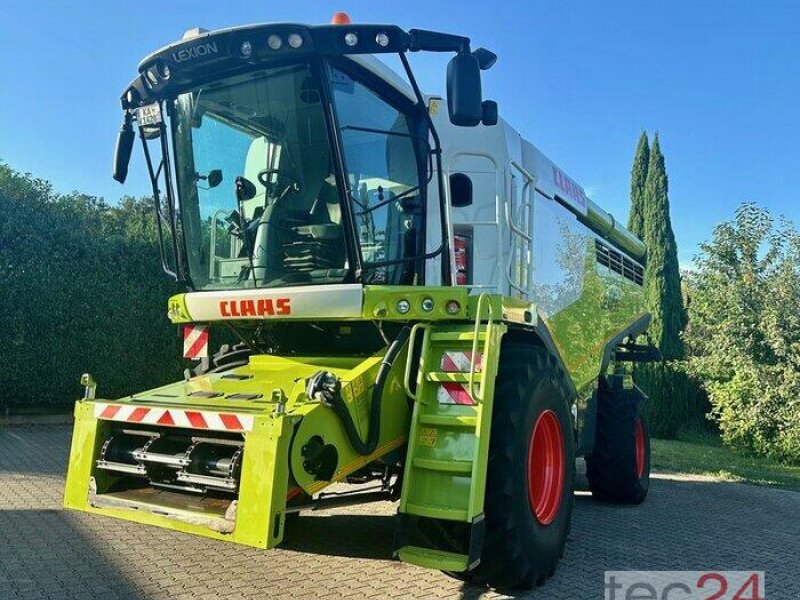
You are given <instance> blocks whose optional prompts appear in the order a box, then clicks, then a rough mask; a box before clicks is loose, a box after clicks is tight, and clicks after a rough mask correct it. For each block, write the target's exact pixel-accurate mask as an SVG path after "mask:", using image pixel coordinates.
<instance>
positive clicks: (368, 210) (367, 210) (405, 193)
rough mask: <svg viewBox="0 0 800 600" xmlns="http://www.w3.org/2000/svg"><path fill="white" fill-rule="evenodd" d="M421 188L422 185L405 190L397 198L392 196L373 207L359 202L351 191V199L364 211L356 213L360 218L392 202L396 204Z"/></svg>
mask: <svg viewBox="0 0 800 600" xmlns="http://www.w3.org/2000/svg"><path fill="white" fill-rule="evenodd" d="M421 187H422V186H421V185H415V186H413V187H410V188H408V189H407V190H405V191H403V192H401V193H399V194H397V195H395V196H392V197H390V198H386V199H385V200H381V201H380V202H378V203H377V204H375V205H373V206H367V205H365V204H364V203H363V202H361V201H360V200H357V199H356V197H355V195H354V194H353V191H352V190H350V198H351V199H352V200H353V202H355V203H356V204H358V205H359V206H360V207H361V208H363V209H364V210H363V211H361V212H359V213H356V214H357V215H358V216H359V217H361V216H363V215H366V214H369V213H371V212H372V211H374V210H378V209H379V208H381V207H382V206H386V205H387V204H389V203H390V202H394V201H395V200H401V199H402V198H405V197H406V196H409V195H411V194H413V193H414V192H418V191H419V190H420V188H421Z"/></svg>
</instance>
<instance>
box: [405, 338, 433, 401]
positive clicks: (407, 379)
mask: <svg viewBox="0 0 800 600" xmlns="http://www.w3.org/2000/svg"><path fill="white" fill-rule="evenodd" d="M429 328H430V325H429V324H428V323H415V324H414V326H413V327H412V328H411V333H409V334H408V357H407V358H406V370H405V374H404V375H403V387H404V388H405V390H406V394H407V395H408V397H409V398H411V399H412V400H413V401H414V402H417V401H418V400H419V399H418V398H417V394H416V393H415V392H412V391H411V363H412V359H413V358H414V340H415V339H416V335H417V331H418V330H420V329H423V330H425V332H426V333H427V330H428V329H429ZM423 335H425V334H423ZM423 344H424V338H423ZM423 347H424V346H423ZM423 358H425V357H424V356H422V355H420V357H419V369H418V370H417V373H418V374H419V373H420V372H422V360H423ZM417 388H419V375H418V376H417Z"/></svg>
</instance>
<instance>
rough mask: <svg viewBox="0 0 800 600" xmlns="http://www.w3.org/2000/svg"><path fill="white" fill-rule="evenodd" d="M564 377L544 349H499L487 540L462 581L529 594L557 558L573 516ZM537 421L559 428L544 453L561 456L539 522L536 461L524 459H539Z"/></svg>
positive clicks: (516, 346) (550, 571)
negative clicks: (478, 559)
mask: <svg viewBox="0 0 800 600" xmlns="http://www.w3.org/2000/svg"><path fill="white" fill-rule="evenodd" d="M563 378H564V374H563V372H562V371H561V369H559V368H558V366H557V365H556V362H555V360H554V359H553V357H552V356H551V355H550V354H549V353H548V352H547V351H546V350H545V349H543V348H540V347H536V346H530V345H526V344H520V343H506V344H504V345H503V348H502V353H501V355H500V368H499V372H498V375H497V382H496V386H495V393H494V398H495V400H494V408H493V414H492V435H491V441H490V443H489V465H488V473H487V482H486V496H485V502H484V513H485V516H486V537H485V541H484V545H483V552H482V555H481V562H480V564H479V565H478V566H477V567H476V568H475V569H474V570H473V571H471V572H469V573H463V574H461V577H462V578H463V579H466V580H468V581H470V582H472V583H476V584H480V585H489V586H491V587H495V588H500V589H529V588H531V587H533V586H535V585H541V584H542V583H543V582H544V581H545V579H547V578H548V577H550V576H551V575H552V574H553V571H554V570H555V568H556V565H557V563H558V561H559V559H560V558H561V556H563V554H564V545H565V544H566V540H567V534H568V533H569V526H570V518H571V516H572V503H573V497H572V492H573V484H574V471H575V442H574V433H573V424H572V416H571V413H570V409H569V396H568V393H567V390H566V387H565V386H564V380H563ZM543 415H544V416H543ZM537 423H538V424H541V426H545V424H548V426H549V428H550V429H549V430H548V431H549V432H550V434H551V436H552V434H553V433H557V431H560V439H558V436H557V435H556V436H555V437H553V439H556V440H557V441H558V443H555V444H554V445H553V446H551V448H554V447H560V449H561V451H562V453H561V457H562V460H561V461H560V464H561V468H560V469H553V470H552V473H553V475H554V476H555V478H556V483H555V484H554V485H553V486H552V487H550V488H549V489H551V490H559V491H558V494H557V495H556V496H553V495H547V494H545V496H544V498H545V499H547V498H549V499H550V502H549V503H548V502H545V504H544V508H545V509H546V510H545V511H544V512H543V513H542V512H540V513H539V514H541V516H542V517H544V519H543V521H544V523H543V522H542V520H540V518H539V517H537V512H536V510H535V509H534V506H533V504H534V501H533V500H531V499H530V498H529V495H531V494H533V495H534V496H535V494H536V493H535V492H534V491H532V490H531V489H530V486H531V485H532V473H536V472H537V470H536V469H537V468H540V466H541V464H542V462H541V461H539V460H538V459H537V458H534V462H533V464H529V455H532V456H534V457H536V456H538V455H537V453H532V450H531V449H532V447H533V437H534V436H533V434H534V429H535V428H536V430H537V431H539V432H540V433H539V434H538V435H541V432H542V430H541V429H539V427H536V425H537ZM553 428H557V431H556V429H553ZM537 439H538V440H539V441H541V439H542V438H541V437H538V438H537ZM538 447H539V448H541V446H538ZM539 454H544V453H539ZM549 464H550V465H551V466H552V465H553V464H558V461H556V463H553V462H551V463H549ZM539 479H540V480H542V481H544V480H545V478H539ZM539 498H540V499H541V498H542V496H541V495H540V496H539ZM548 507H549V509H548Z"/></svg>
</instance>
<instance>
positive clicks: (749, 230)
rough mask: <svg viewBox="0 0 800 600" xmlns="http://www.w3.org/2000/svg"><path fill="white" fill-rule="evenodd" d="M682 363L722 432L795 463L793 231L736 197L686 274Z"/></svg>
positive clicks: (798, 362)
mask: <svg viewBox="0 0 800 600" xmlns="http://www.w3.org/2000/svg"><path fill="white" fill-rule="evenodd" d="M688 287H689V295H690V298H691V302H690V304H689V327H688V328H687V331H686V335H685V339H686V342H687V347H688V350H689V370H690V373H692V374H693V375H695V376H697V377H698V378H700V379H701V380H702V381H703V382H704V387H705V389H706V391H707V392H708V396H709V400H710V402H711V406H712V410H711V416H712V418H714V419H715V420H716V421H717V422H718V423H719V427H720V431H721V433H722V437H723V440H724V441H725V442H727V443H729V444H731V445H734V446H736V447H739V448H742V449H746V450H749V451H752V452H755V453H758V454H762V455H767V456H771V457H774V458H778V459H781V460H788V461H795V462H800V311H798V306H800V234H799V233H798V232H797V230H796V229H795V228H794V227H793V226H792V225H791V224H790V223H789V222H787V221H780V222H779V223H778V224H777V225H776V223H775V222H774V220H773V218H772V217H771V216H770V215H769V213H768V212H767V211H766V210H764V209H762V208H759V207H757V206H755V205H754V204H744V205H742V206H740V207H739V209H738V210H737V211H736V217H735V219H734V220H733V221H730V222H726V223H722V224H721V225H719V226H717V227H716V228H715V230H714V234H713V237H712V239H711V241H709V242H707V243H705V244H702V245H701V255H700V256H699V257H698V258H697V269H696V271H695V272H693V273H692V274H691V277H690V279H689V281H688Z"/></svg>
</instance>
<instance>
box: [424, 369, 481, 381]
mask: <svg viewBox="0 0 800 600" xmlns="http://www.w3.org/2000/svg"><path fill="white" fill-rule="evenodd" d="M425 379H426V380H428V381H435V382H437V383H469V373H450V372H448V373H445V372H443V371H429V372H428V373H425ZM480 380H481V374H480V373H475V376H474V378H473V381H474V382H475V383H479V382H480Z"/></svg>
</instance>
